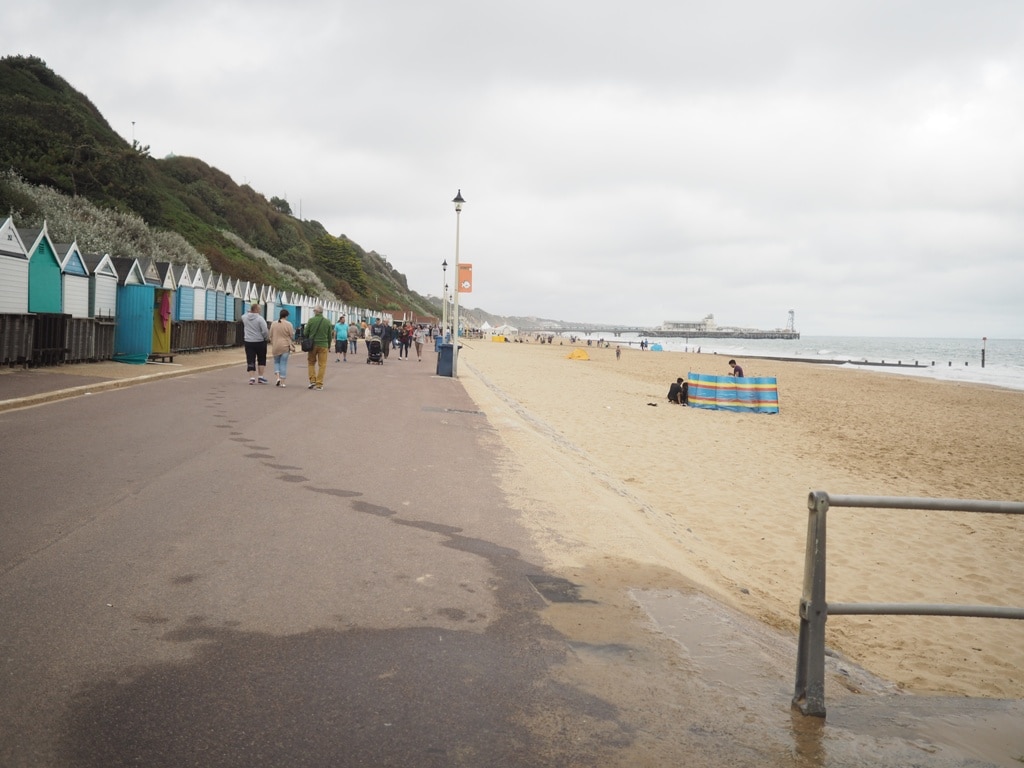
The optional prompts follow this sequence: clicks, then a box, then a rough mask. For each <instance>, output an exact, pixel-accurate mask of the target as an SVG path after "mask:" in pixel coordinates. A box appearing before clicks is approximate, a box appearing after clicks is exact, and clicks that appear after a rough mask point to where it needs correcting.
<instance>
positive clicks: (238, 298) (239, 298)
mask: <svg viewBox="0 0 1024 768" xmlns="http://www.w3.org/2000/svg"><path fill="white" fill-rule="evenodd" d="M248 295H249V281H248V280H236V281H235V319H236V320H237V319H239V318H240V317H241V316H242V315H244V314H245V313H246V312H248V311H249V306H248V304H247V302H248V299H247V297H248Z"/></svg>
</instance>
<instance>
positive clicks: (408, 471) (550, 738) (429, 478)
mask: <svg viewBox="0 0 1024 768" xmlns="http://www.w3.org/2000/svg"><path fill="white" fill-rule="evenodd" d="M331 360H332V362H331V364H330V366H329V371H328V374H327V379H326V387H325V389H324V390H323V391H321V392H316V391H310V390H307V389H306V388H305V386H304V383H305V376H304V360H303V357H302V356H301V355H296V356H294V358H293V360H292V366H291V377H290V379H289V382H290V383H289V386H288V387H287V388H284V389H282V388H277V387H274V386H273V385H272V384H271V385H270V386H261V385H256V386H249V385H248V384H247V383H246V382H247V376H246V375H245V374H244V371H242V370H241V368H240V367H239V366H237V365H235V366H233V367H231V368H222V369H218V370H208V371H201V372H196V373H191V374H187V375H176V376H174V377H168V378H166V379H160V380H151V381H149V382H148V383H146V384H144V385H141V386H131V387H123V388H118V389H109V390H105V389H102V388H100V387H97V389H96V391H95V393H93V394H84V391H83V390H78V391H77V394H78V396H76V397H70V398H66V399H54V400H52V401H48V402H46V403H44V404H42V405H39V406H36V407H30V408H22V409H12V410H7V411H4V412H2V413H0V434H2V441H0V467H2V473H3V474H2V476H0V478H2V479H0V499H2V506H0V530H2V532H3V536H2V537H0V664H2V667H0V672H2V674H0V766H5V767H11V768H13V767H18V768H21V767H22V766H82V767H83V768H91V767H94V766H95V767H97V768H98V767H99V766H103V767H108V766H126V765H132V766H157V767H163V766H167V767H168V768H170V767H171V766H174V767H175V768H182V767H185V766H204V767H206V766H210V767H217V766H251V767H254V768H260V767H262V766H297V767H301V766H409V767H410V768H412V767H414V766H415V767H416V768H430V767H432V766H627V765H628V766H641V765H649V766H660V765H702V766H719V765H721V766H725V765H729V766H737V765H758V766H761V765H792V766H801V767H803V766H808V767H809V766H826V765H828V766H845V765H879V764H900V765H917V764H921V765H937V766H938V765H941V766H946V765H963V764H977V765H987V764H989V763H988V762H987V761H985V760H980V761H978V762H977V763H975V762H974V761H970V762H969V763H968V762H963V761H962V759H961V758H962V757H963V755H962V753H959V752H950V751H948V750H947V749H946V747H941V748H939V747H936V748H934V749H932V744H931V742H928V749H924V748H922V747H921V745H920V744H917V743H914V742H908V741H907V739H906V738H905V737H904V736H901V735H900V734H899V732H898V731H895V730H893V728H894V726H891V725H886V724H884V723H879V722H878V721H877V719H873V718H877V717H878V715H877V708H876V710H875V712H874V714H864V715H862V716H858V715H857V714H856V713H855V712H854V713H853V714H852V715H851V714H849V713H850V712H852V711H853V710H847V712H846V713H845V715H844V712H843V710H842V709H837V718H836V722H837V723H838V726H837V727H831V729H830V730H829V728H828V727H826V726H825V724H823V723H821V722H820V721H818V720H817V719H814V718H811V719H810V721H807V720H806V719H803V718H800V717H799V716H794V715H793V714H792V713H791V712H790V711H789V709H788V707H787V706H786V698H785V697H786V688H787V686H788V684H789V679H788V678H789V675H790V670H789V668H788V667H789V665H790V664H791V656H789V655H788V654H790V653H791V648H785V649H783V650H782V651H781V652H780V653H779V658H780V659H781V660H782V661H781V662H780V663H781V664H782V665H785V667H786V668H785V669H784V671H783V672H782V673H781V674H776V672H777V671H778V669H779V668H781V667H780V665H779V664H777V663H775V662H774V661H773V662H769V661H768V657H769V655H770V654H771V653H774V651H772V650H770V649H769V648H768V646H767V645H765V644H763V643H760V641H758V642H752V640H751V638H754V637H756V633H755V632H753V631H752V630H749V629H748V628H746V627H744V626H741V625H740V624H739V623H737V622H735V621H723V617H722V616H723V615H722V614H721V612H720V610H719V608H718V607H715V606H713V605H711V601H707V600H703V599H699V598H695V601H694V602H692V604H686V603H680V602H679V600H680V599H681V597H682V596H681V595H680V594H679V593H678V592H675V591H671V590H670V591H665V592H662V593H657V592H654V593H647V594H642V595H641V594H634V595H632V596H630V595H629V594H627V590H626V589H625V588H624V587H623V585H622V584H619V583H608V584H605V585H604V586H603V587H602V583H601V582H602V578H601V576H600V574H594V577H593V580H592V582H593V583H590V584H587V585H577V584H574V583H573V582H571V581H569V580H567V579H565V577H564V575H563V574H560V573H552V572H549V571H548V570H547V569H546V566H545V564H544V562H543V558H542V557H541V556H540V555H539V554H538V553H537V552H536V551H535V550H534V548H533V546H532V544H531V539H530V536H529V535H528V533H527V532H526V531H525V530H524V529H523V528H522V527H521V526H520V523H519V521H518V517H517V514H516V511H515V509H514V508H513V506H511V505H510V502H509V500H508V499H506V498H505V497H504V496H503V495H502V492H501V490H500V486H499V482H498V473H499V471H500V470H499V468H500V467H501V466H502V460H503V456H502V447H501V443H500V440H499V439H498V435H497V433H496V432H495V430H494V429H493V427H492V426H491V422H490V420H489V418H488V415H487V414H486V413H483V412H481V411H480V410H478V406H477V405H476V404H475V403H474V402H473V400H471V399H470V398H469V397H468V396H467V394H466V392H465V390H464V389H463V387H462V386H461V384H460V382H459V381H457V380H452V379H451V378H444V377H437V376H435V375H434V358H433V355H426V356H425V358H424V362H422V363H417V362H416V361H415V359H413V360H412V361H410V362H398V361H397V360H396V359H395V357H394V354H392V356H391V359H390V360H389V361H388V362H387V363H386V364H385V365H383V366H376V365H366V364H364V363H363V362H362V358H361V357H356V358H352V359H350V362H348V363H344V364H339V363H334V362H333V356H332V358H331ZM460 364H461V363H460ZM99 378H102V377H99ZM79 383H80V382H75V384H79ZM90 383H96V384H99V383H102V382H101V381H97V382H90ZM84 389H85V390H88V387H85V388H84ZM638 578H639V576H638ZM639 580H640V581H642V580H643V579H639ZM691 597H693V596H691ZM644 604H646V608H645V609H644V610H641V609H640V608H638V605H644ZM687 605H689V607H687ZM673 606H675V607H674V608H673ZM680 606H682V607H680ZM673 610H675V611H676V613H672V611H673ZM659 611H660V612H662V614H663V615H662V616H660V617H659V616H658V612H659ZM584 613H585V614H586V620H584ZM659 622H660V626H661V628H662V629H664V628H665V627H668V626H669V625H671V624H673V623H678V624H680V625H684V624H687V623H688V622H692V624H693V626H694V627H698V626H699V627H700V628H701V630H702V632H703V633H704V634H705V635H709V637H710V638H711V639H712V643H713V644H716V645H717V647H718V649H719V651H721V649H722V648H725V647H727V646H728V647H731V648H732V649H733V650H732V652H733V654H734V655H733V656H732V658H731V660H727V661H726V663H725V665H724V667H726V668H731V669H732V672H731V673H730V675H727V676H726V678H724V682H723V681H718V680H716V677H715V675H716V669H715V666H714V664H712V663H705V662H707V659H702V658H701V657H700V655H699V654H698V653H697V652H696V651H695V650H694V649H695V648H696V647H697V644H696V643H693V644H692V645H691V648H690V653H689V654H687V653H681V652H680V648H681V647H682V645H683V644H684V640H685V636H684V635H685V633H683V632H682V630H680V633H679V634H678V635H677V637H676V639H672V638H671V637H670V636H669V635H670V634H671V633H668V634H666V633H665V632H658V631H655V629H656V628H657V625H658V624H659ZM583 627H585V629H582V628H583ZM574 628H581V629H574ZM730 628H731V629H730ZM680 638H683V640H681V639H680ZM759 643H760V644H759ZM713 655H714V654H712V656H713ZM718 655H721V654H720V653H719V654H718ZM702 664H704V666H703V667H702ZM744 664H749V665H751V668H752V671H751V672H750V674H749V675H746V674H744V673H741V674H740V675H739V676H740V678H742V679H741V680H740V681H739V683H738V685H737V681H736V680H735V679H731V678H735V676H736V674H737V673H736V669H742V668H743V666H744ZM722 666H723V665H719V670H721V668H722ZM766 670H769V673H766ZM752 681H753V682H752ZM757 681H760V682H757ZM888 711H889V712H891V711H892V710H891V709H890V710H888ZM1017 712H1019V710H1017V709H1013V710H1011V714H1013V713H1017ZM997 714H998V715H999V716H1002V715H1003V714H1004V710H999V712H997ZM957 715H958V712H956V711H953V712H951V713H949V714H948V715H945V717H946V721H945V722H949V721H950V718H953V717H955V716H957ZM844 716H845V717H846V718H847V722H845V723H844V722H843V717H844ZM830 722H831V721H830ZM943 750H945V751H943ZM936 752H938V754H937V755H936ZM886 754H887V755H889V756H891V757H892V758H893V759H894V760H895V762H888V763H886V762H884V761H883V762H879V760H880V759H881V758H880V756H881V755H886ZM918 755H920V756H921V758H920V760H918V759H917V757H918ZM908 756H909V757H908Z"/></svg>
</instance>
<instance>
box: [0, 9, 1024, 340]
mask: <svg viewBox="0 0 1024 768" xmlns="http://www.w3.org/2000/svg"><path fill="white" fill-rule="evenodd" d="M3 26H4V37H5V40H6V41H7V42H6V43H5V45H4V53H6V54H11V53H18V54H23V55H34V56H38V57H39V58H41V59H43V60H44V61H46V63H47V64H48V65H49V66H50V68H51V69H53V70H54V71H55V72H56V73H57V74H59V75H60V76H62V77H64V78H65V79H66V80H68V81H69V82H70V83H71V85H72V86H73V87H75V88H76V89H78V90H79V91H81V92H82V93H84V94H85V95H86V96H87V97H88V98H89V99H90V100H91V101H92V102H93V104H95V106H96V107H97V108H98V109H99V111H100V112H101V113H102V114H103V115H104V117H106V119H107V120H108V121H109V122H110V124H111V125H112V126H113V127H114V129H115V130H117V131H118V132H119V133H120V134H121V135H122V136H123V137H124V138H125V139H126V140H128V141H131V140H132V139H133V138H135V139H136V140H138V141H139V143H140V144H144V145H149V146H150V149H151V153H152V155H153V156H154V157H165V156H167V155H169V154H176V155H188V156H193V157H197V158H200V159H201V160H203V161H205V162H207V163H209V164H210V165H212V166H214V167H216V168H218V169H220V170H221V171H223V172H225V173H227V174H228V175H230V176H231V177H232V178H233V179H234V180H235V181H237V182H239V183H247V184H249V185H251V186H252V187H253V188H254V189H255V190H257V191H258V192H261V193H262V194H264V195H266V196H267V198H270V197H272V196H275V195H276V196H279V197H284V198H286V199H287V200H288V202H289V203H290V204H291V206H292V209H293V211H294V212H295V213H296V214H299V213H300V212H301V215H302V217H303V218H306V219H316V220H318V221H320V222H321V223H322V224H323V225H324V226H325V227H326V228H327V229H328V231H330V232H331V233H332V234H335V235H340V234H345V235H347V236H349V237H351V238H352V239H353V240H355V241H356V242H358V243H359V244H360V245H362V246H363V247H364V248H366V249H367V250H374V251H377V252H378V253H380V254H382V255H384V256H386V257H387V258H388V259H389V260H390V261H391V263H392V265H393V266H394V267H395V268H397V269H398V270H399V271H401V272H403V273H405V274H406V275H407V277H408V278H409V285H410V287H411V288H413V289H414V290H416V291H418V292H420V293H422V294H433V295H438V294H440V292H441V286H442V282H443V278H442V270H441V262H442V261H443V260H447V261H448V263H449V265H450V266H449V272H448V276H449V282H450V283H451V282H452V271H451V265H452V264H453V263H454V257H455V245H456V237H455V234H456V215H455V211H454V207H453V205H452V203H451V199H452V198H453V197H454V196H455V193H456V191H457V190H458V189H461V190H462V194H463V197H465V199H466V201H467V202H466V206H465V208H464V209H463V212H462V215H461V225H460V232H461V235H460V238H459V242H460V258H461V260H462V261H463V262H470V263H472V264H473V273H474V290H473V293H472V294H468V295H466V294H464V295H463V296H462V299H461V300H462V303H463V304H464V305H468V306H471V307H481V308H483V309H485V310H487V311H489V312H493V313H495V314H504V315H527V316H530V315H533V316H539V317H545V318H554V319H563V320H578V321H589V322H601V323H624V324H636V325H642V326H654V325H658V324H659V323H661V322H663V321H665V320H695V319H699V318H702V317H703V316H704V315H706V314H708V313H713V314H714V316H715V319H716V320H717V321H718V323H719V324H721V325H739V326H749V327H760V328H777V327H784V326H785V325H786V321H787V318H788V312H789V310H791V309H792V310H795V312H796V327H797V330H800V331H802V332H803V333H804V334H805V335H854V336H856V335H880V336H958V337H981V336H989V337H994V338H997V337H1015V338H1024V2H1018V1H1017V0H1007V1H1006V2H995V1H988V0H971V2H964V1H963V0H957V1H956V2H947V1H946V0H906V1H903V2H901V1H900V0H880V1H878V2H874V1H872V0H849V2H829V1H828V0H807V1H806V2H763V1H762V0H750V1H738V2H727V1H724V2H707V0H700V1H699V2H694V1H691V0H631V2H628V3H627V2H609V0H546V1H545V2H538V1H537V0H518V2H514V3H496V2H493V1H491V0H475V2H469V0H430V2H425V1H424V0H408V1H405V0H401V1H396V0H377V1H376V2H366V0H359V1H358V2H357V1H356V0H329V1H328V0H323V1H321V0H292V1H291V2H281V1H280V0H275V1H274V2H265V1H264V0H244V2H243V1H242V0H238V1H237V2H236V1H234V0H204V2H195V0H174V2H170V1H165V0H148V2H145V3H139V2H135V1H134V0H133V1H132V2H127V1H126V0H97V1H96V2H89V3H83V2H80V0H34V1H33V2H31V3H18V4H16V5H15V6H13V7H12V8H8V9H7V10H6V11H5V13H4V24H3ZM133 132H134V136H133Z"/></svg>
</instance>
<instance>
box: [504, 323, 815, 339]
mask: <svg viewBox="0 0 1024 768" xmlns="http://www.w3.org/2000/svg"><path fill="white" fill-rule="evenodd" d="M519 332H520V333H572V334H576V335H578V336H594V335H598V336H602V337H607V336H611V337H612V338H615V337H618V336H621V335H622V334H624V333H635V334H637V335H639V336H649V337H651V338H674V339H687V340H695V339H799V338H800V332H799V331H789V330H781V329H780V330H774V331H760V330H756V329H752V328H718V329H716V330H713V331H712V330H708V331H701V332H699V333H692V334H687V333H684V332H682V331H665V330H662V329H660V328H642V327H639V326H600V327H599V326H569V325H567V326H563V327H560V328H526V327H520V329H519Z"/></svg>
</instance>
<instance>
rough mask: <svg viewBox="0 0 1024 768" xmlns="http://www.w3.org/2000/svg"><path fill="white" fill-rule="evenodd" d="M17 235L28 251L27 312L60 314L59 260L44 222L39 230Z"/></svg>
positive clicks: (24, 231)
mask: <svg viewBox="0 0 1024 768" xmlns="http://www.w3.org/2000/svg"><path fill="white" fill-rule="evenodd" d="M18 233H19V234H20V235H21V241H22V242H23V243H24V244H25V247H26V248H27V249H28V311H29V312H33V313H53V314H60V313H61V312H62V310H63V307H62V306H61V290H60V287H61V281H60V276H61V270H60V259H58V258H57V249H56V248H55V247H54V245H53V241H52V240H51V239H50V235H49V232H48V231H47V226H46V222H45V221H44V222H43V226H42V228H41V229H21V228H19V229H18Z"/></svg>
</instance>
